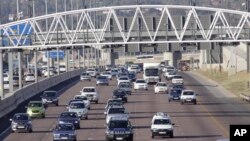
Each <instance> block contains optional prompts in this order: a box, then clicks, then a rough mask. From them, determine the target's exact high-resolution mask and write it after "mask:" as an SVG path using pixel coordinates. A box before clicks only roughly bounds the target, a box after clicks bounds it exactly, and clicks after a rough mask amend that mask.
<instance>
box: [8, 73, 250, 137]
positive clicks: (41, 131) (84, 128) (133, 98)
mask: <svg viewBox="0 0 250 141" xmlns="http://www.w3.org/2000/svg"><path fill="white" fill-rule="evenodd" d="M182 75H183V76H184V80H185V81H184V82H185V85H186V86H187V88H188V89H193V90H195V92H197V93H198V104H197V105H191V104H185V105H181V104H180V103H179V102H170V103H169V102H168V100H167V94H157V95H155V94H154V92H153V86H151V87H150V88H149V91H143V90H142V91H136V92H133V93H132V95H130V96H129V98H128V103H126V104H125V107H126V108H127V111H128V112H130V117H131V122H132V124H133V126H134V129H135V132H134V133H135V134H134V140H136V141H150V140H155V141H160V140H173V141H216V140H220V139H229V125H230V124H248V123H250V118H249V116H250V112H249V111H250V106H249V104H248V103H245V102H242V101H240V100H239V99H238V98H234V97H217V96H216V95H220V94H219V93H212V92H213V91H210V90H209V89H213V88H216V87H217V86H216V85H211V84H208V83H205V82H201V81H202V80H201V79H199V81H198V80H197V79H194V78H193V76H192V75H190V74H188V73H185V74H182ZM139 76H140V77H141V75H139ZM162 80H164V79H162ZM110 84H111V85H110V86H98V90H99V93H100V101H99V104H94V103H93V104H91V110H90V111H89V119H88V120H81V129H79V130H77V140H78V141H87V140H92V141H104V140H105V126H104V124H105V116H104V114H103V112H104V106H105V104H106V102H107V99H109V98H111V95H112V91H113V90H114V89H115V88H116V84H117V82H116V79H113V80H112V82H110ZM85 86H95V80H94V79H92V81H91V82H78V83H76V84H75V85H73V86H72V87H71V88H70V89H68V90H66V91H65V92H64V93H63V94H62V95H61V96H60V101H59V106H58V107H55V106H50V107H49V108H48V109H47V110H46V118H45V119H34V120H33V130H34V132H33V133H11V134H9V135H8V136H7V137H6V138H5V139H4V141H17V140H18V141H51V140H53V136H52V129H53V128H54V127H55V124H56V122H57V118H58V116H59V114H60V113H61V112H63V111H65V110H66V104H67V103H68V101H69V100H70V99H72V98H73V96H74V95H76V94H78V93H79V91H80V90H81V89H82V88H83V87H85ZM156 112H166V113H168V114H169V115H170V116H171V118H172V121H173V122H174V123H175V126H174V138H162V137H155V138H154V139H151V131H150V122H151V119H152V117H153V115H154V114H155V113H156Z"/></svg>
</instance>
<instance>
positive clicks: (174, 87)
mask: <svg viewBox="0 0 250 141" xmlns="http://www.w3.org/2000/svg"><path fill="white" fill-rule="evenodd" d="M172 88H173V89H184V86H183V85H174V86H173V87H172Z"/></svg>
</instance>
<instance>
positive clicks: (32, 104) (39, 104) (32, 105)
mask: <svg viewBox="0 0 250 141" xmlns="http://www.w3.org/2000/svg"><path fill="white" fill-rule="evenodd" d="M29 107H42V103H29Z"/></svg>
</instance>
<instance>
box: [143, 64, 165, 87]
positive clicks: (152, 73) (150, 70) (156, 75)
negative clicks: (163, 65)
mask: <svg viewBox="0 0 250 141" xmlns="http://www.w3.org/2000/svg"><path fill="white" fill-rule="evenodd" d="M160 76H161V75H160V63H143V79H144V80H145V81H146V82H147V83H151V82H152V83H157V82H160V81H161V77H160Z"/></svg>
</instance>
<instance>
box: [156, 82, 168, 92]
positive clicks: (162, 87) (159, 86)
mask: <svg viewBox="0 0 250 141" xmlns="http://www.w3.org/2000/svg"><path fill="white" fill-rule="evenodd" d="M154 91H155V94H157V93H161V92H162V93H166V92H167V91H168V85H167V83H166V82H158V83H156V85H155V86H154Z"/></svg>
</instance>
